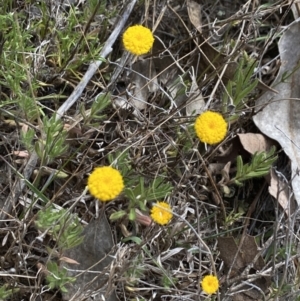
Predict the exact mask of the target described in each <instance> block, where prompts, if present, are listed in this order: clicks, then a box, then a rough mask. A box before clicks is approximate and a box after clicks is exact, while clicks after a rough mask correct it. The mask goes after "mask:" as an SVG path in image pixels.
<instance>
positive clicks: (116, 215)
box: [109, 210, 127, 221]
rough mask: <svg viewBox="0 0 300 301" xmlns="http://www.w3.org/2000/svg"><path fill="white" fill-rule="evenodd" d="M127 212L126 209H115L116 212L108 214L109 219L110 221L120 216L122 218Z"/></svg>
mask: <svg viewBox="0 0 300 301" xmlns="http://www.w3.org/2000/svg"><path fill="white" fill-rule="evenodd" d="M126 214H127V212H126V211H124V210H120V211H117V212H114V213H112V214H111V215H110V217H109V219H110V220H111V221H115V220H118V219H120V218H122V217H123V216H125V215H126Z"/></svg>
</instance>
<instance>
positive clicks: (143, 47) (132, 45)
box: [123, 25, 154, 55]
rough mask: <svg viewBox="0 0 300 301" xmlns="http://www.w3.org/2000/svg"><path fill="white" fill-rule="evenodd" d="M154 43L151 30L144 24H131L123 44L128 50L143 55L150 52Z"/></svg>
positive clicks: (124, 36)
mask: <svg viewBox="0 0 300 301" xmlns="http://www.w3.org/2000/svg"><path fill="white" fill-rule="evenodd" d="M153 43H154V37H153V34H152V32H151V30H150V29H149V28H147V27H144V26H142V25H134V26H130V27H128V28H127V29H126V31H125V32H124V34H123V44H124V47H125V49H126V50H127V51H129V52H131V53H133V54H136V55H141V54H145V53H147V52H149V50H150V49H151V48H152V46H153Z"/></svg>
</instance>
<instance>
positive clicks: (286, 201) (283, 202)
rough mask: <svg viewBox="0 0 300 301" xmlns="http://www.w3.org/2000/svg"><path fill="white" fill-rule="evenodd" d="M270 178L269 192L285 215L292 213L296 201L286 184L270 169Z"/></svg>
mask: <svg viewBox="0 0 300 301" xmlns="http://www.w3.org/2000/svg"><path fill="white" fill-rule="evenodd" d="M270 178H271V180H270V186H269V193H270V194H271V196H273V197H274V198H275V199H276V200H277V201H278V203H279V205H280V206H281V207H282V209H283V210H284V211H285V212H286V214H287V215H289V214H293V213H294V212H295V210H296V203H295V199H294V198H293V197H292V195H291V191H289V186H288V184H287V183H284V182H283V180H282V179H280V178H279V177H278V175H277V174H276V173H275V171H274V170H272V169H271V173H270Z"/></svg>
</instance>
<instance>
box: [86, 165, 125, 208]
mask: <svg viewBox="0 0 300 301" xmlns="http://www.w3.org/2000/svg"><path fill="white" fill-rule="evenodd" d="M87 186H88V189H89V191H90V194H91V195H92V196H94V197H95V198H97V199H99V200H100V201H103V202H107V201H111V200H112V199H114V198H116V197H117V196H118V195H119V194H120V193H121V192H122V190H123V188H124V182H123V177H122V175H121V173H120V172H119V171H118V170H117V169H115V168H113V167H111V166H102V167H97V168H95V169H94V170H93V172H92V173H91V174H90V176H89V178H88V183H87Z"/></svg>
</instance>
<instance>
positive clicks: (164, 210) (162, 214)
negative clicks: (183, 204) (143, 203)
mask: <svg viewBox="0 0 300 301" xmlns="http://www.w3.org/2000/svg"><path fill="white" fill-rule="evenodd" d="M151 217H152V219H153V220H154V221H155V222H156V223H157V224H159V225H166V224H168V223H169V221H170V220H171V219H172V217H173V213H172V209H171V206H170V205H169V204H168V203H166V202H157V203H156V204H154V205H153V207H152V209H151Z"/></svg>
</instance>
